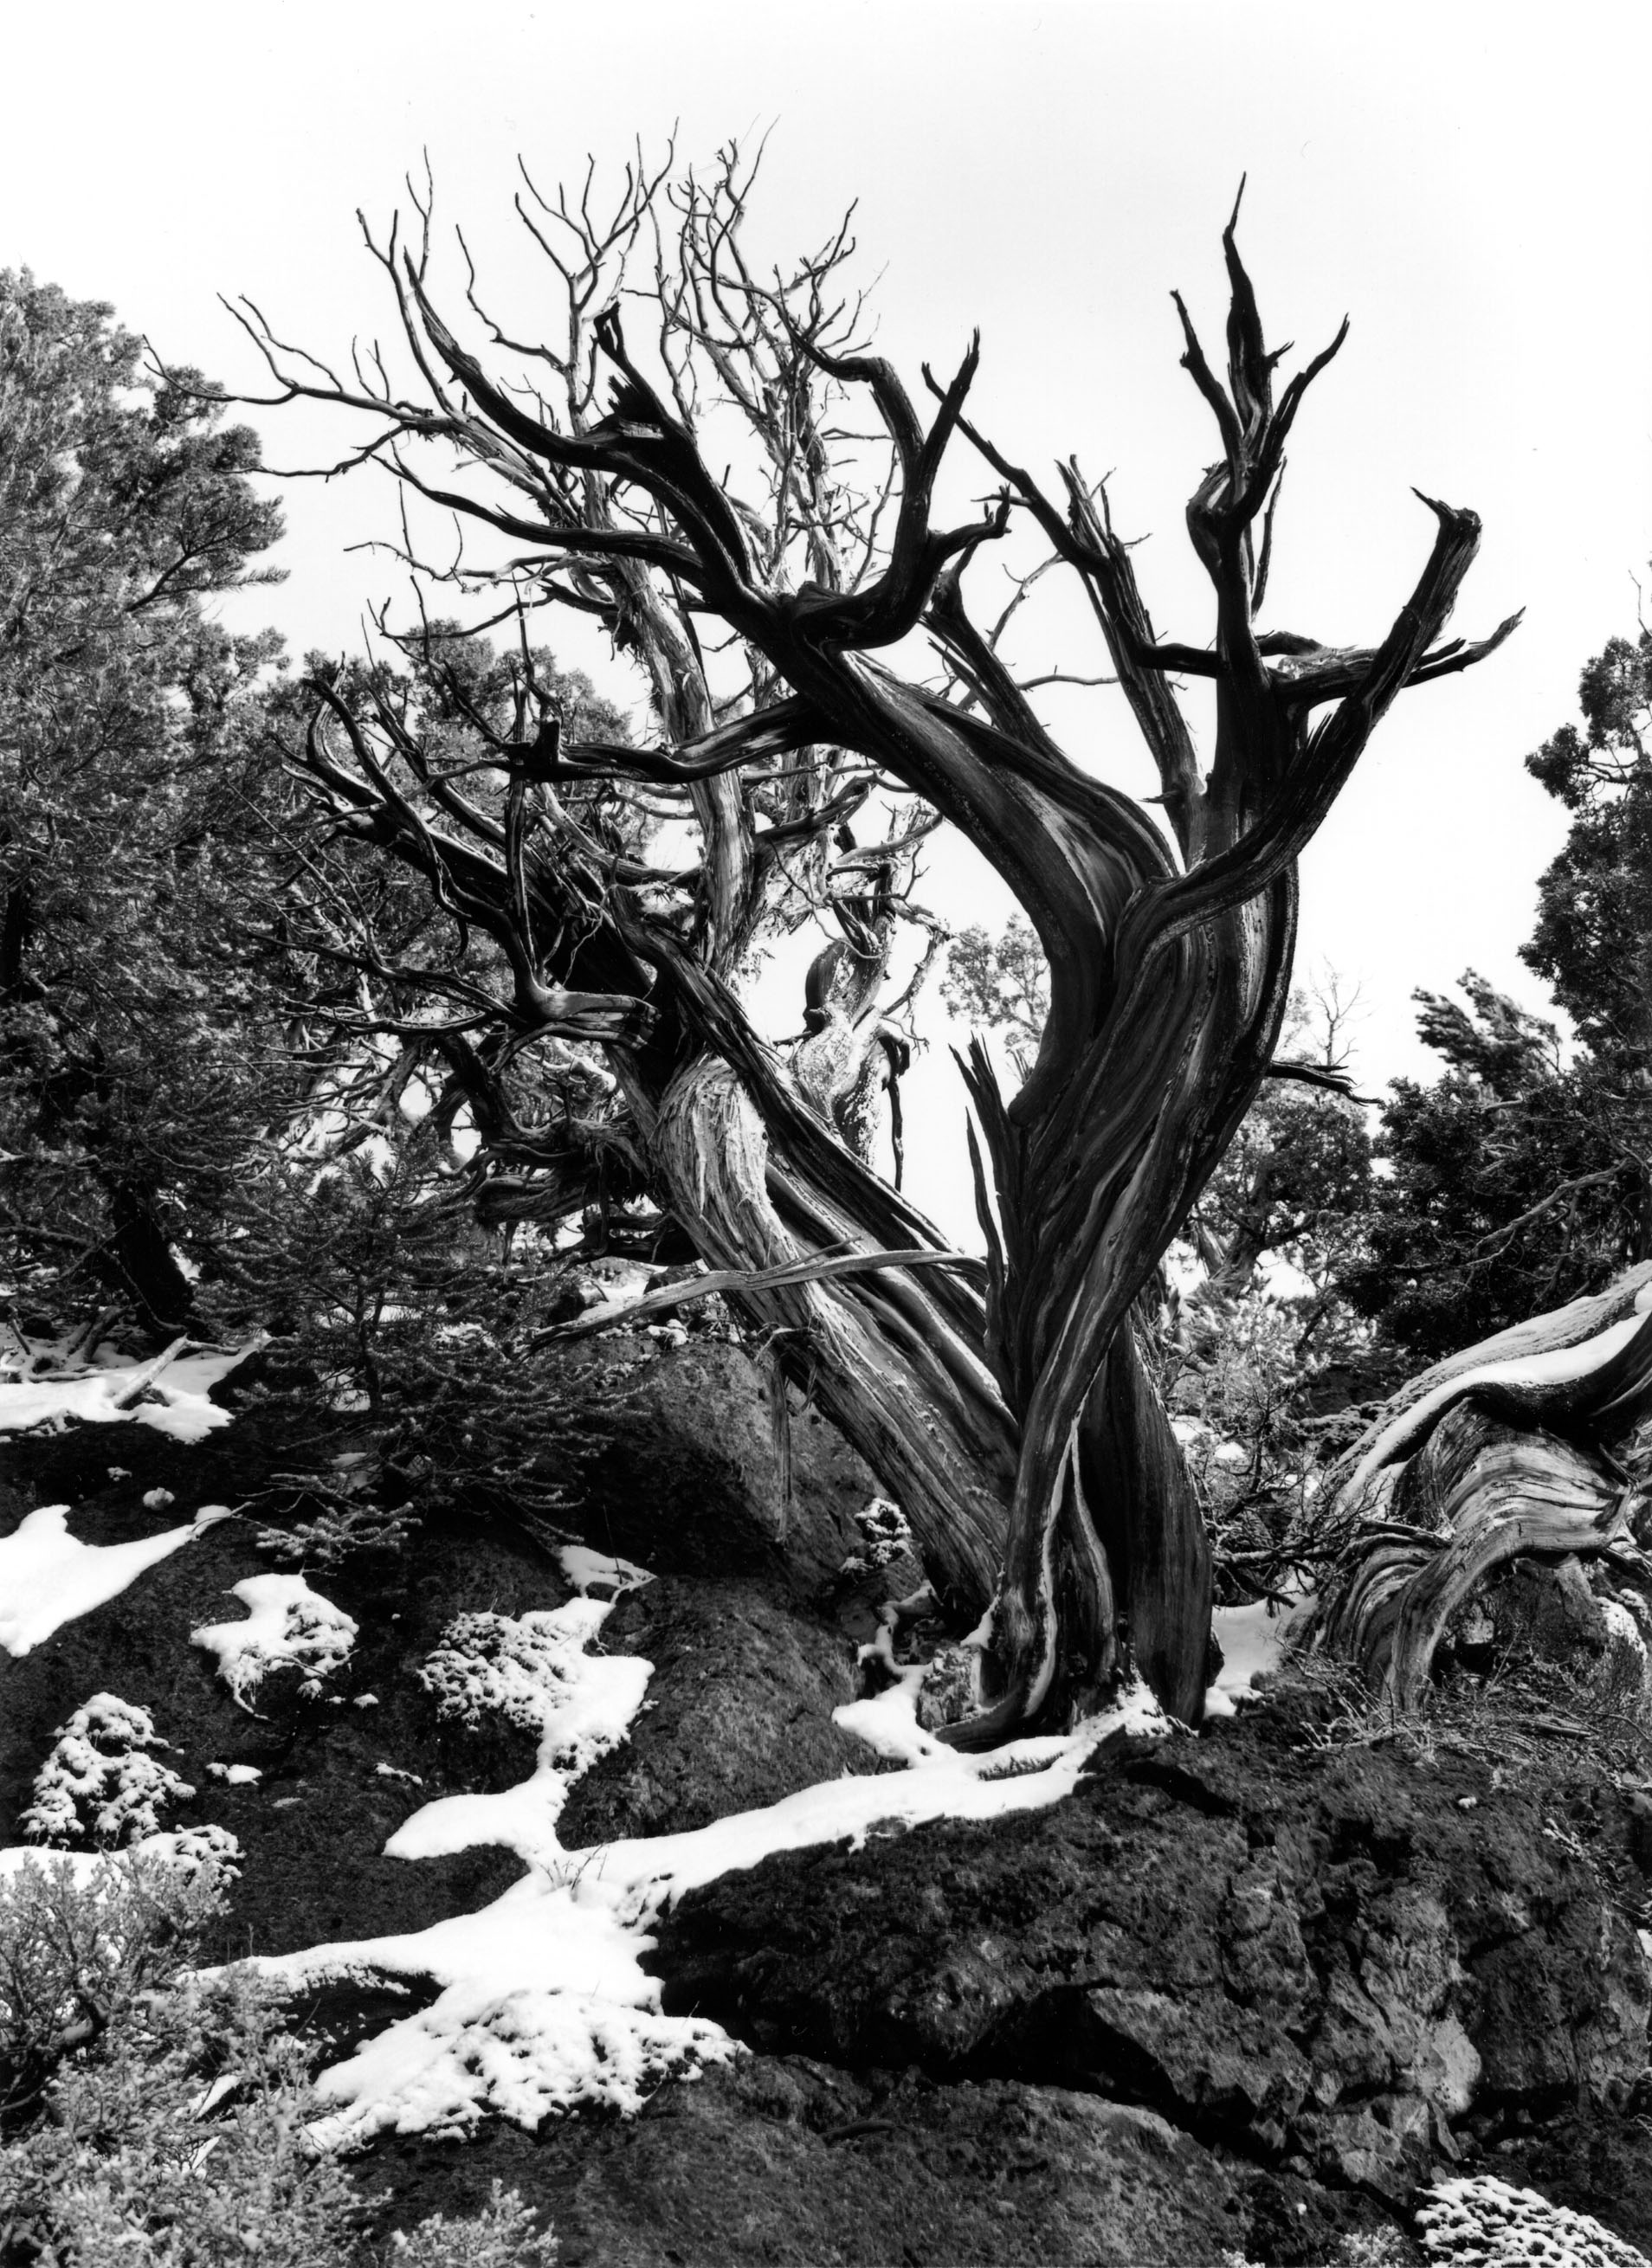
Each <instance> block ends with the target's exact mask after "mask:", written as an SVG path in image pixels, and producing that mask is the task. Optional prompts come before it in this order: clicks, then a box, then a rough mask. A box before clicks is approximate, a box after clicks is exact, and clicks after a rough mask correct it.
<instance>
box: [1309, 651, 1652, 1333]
mask: <svg viewBox="0 0 1652 2268" xmlns="http://www.w3.org/2000/svg"><path fill="white" fill-rule="evenodd" d="M1579 702H1580V706H1581V708H1582V725H1581V727H1580V726H1579V725H1572V724H1568V725H1563V726H1562V727H1561V728H1560V731H1559V732H1557V733H1555V734H1554V735H1553V736H1552V739H1550V740H1546V741H1545V743H1544V745H1543V746H1542V747H1540V748H1539V749H1538V751H1537V752H1536V753H1535V754H1534V755H1530V756H1529V757H1528V758H1527V760H1526V763H1527V769H1528V770H1530V772H1531V773H1532V774H1533V776H1534V777H1536V778H1537V779H1538V780H1540V781H1541V782H1542V784H1543V785H1544V786H1545V788H1547V789H1548V790H1549V792H1550V793H1551V794H1552V795H1554V796H1556V797H1558V798H1559V799H1560V802H1561V803H1562V804H1564V805H1565V806H1566V807H1567V810H1569V811H1570V812H1571V813H1572V814H1573V820H1572V826H1571V830H1570V832H1569V833H1568V835H1567V840H1566V843H1565V846H1564V848H1563V849H1562V850H1561V851H1560V856H1559V857H1558V858H1556V859H1555V860H1554V862H1553V864H1552V865H1551V866H1550V867H1549V869H1548V871H1547V872H1546V873H1545V874H1544V876H1543V878H1542V880H1541V881H1540V883H1539V885H1538V924H1537V928H1536V931H1535V932H1534V934H1533V936H1532V938H1531V939H1530V943H1529V944H1527V945H1526V946H1524V947H1523V949H1522V957H1523V959H1524V960H1525V961H1527V963H1528V964H1529V965H1530V967H1531V968H1533V969H1535V970H1536V971H1537V973H1538V975H1539V976H1543V977H1545V979H1546V980H1547V982H1548V983H1549V984H1550V985H1551V986H1552V990H1553V995H1554V998H1555V999H1556V1001H1557V1002H1558V1004H1559V1005H1560V1007H1561V1008H1562V1009H1563V1010H1564V1011H1565V1013H1566V1014H1567V1016H1568V1017H1569V1018H1570V1020H1571V1022H1572V1025H1573V1027H1574V1030H1575V1034H1576V1042H1577V1043H1576V1045H1575V1047H1574V1048H1573V1049H1570V1051H1569V1052H1568V1049H1567V1046H1566V1045H1565V1044H1564V1043H1563V1042H1562V1039H1561V1036H1560V1032H1559V1031H1558V1030H1557V1028H1556V1027H1555V1026H1554V1025H1552V1024H1551V1023H1548V1022H1546V1021H1545V1020H1542V1019H1541V1018H1538V1017H1536V1016H1533V1015H1530V1014H1529V1013H1526V1012H1525V1011H1524V1010H1523V1009H1521V1008H1519V1007H1518V1006H1516V1004H1515V1003H1514V1002H1513V1001H1512V1000H1509V999H1508V998H1506V997H1504V996H1503V995H1501V994H1500V993H1498V992H1496V991H1495V990H1493V988H1492V987H1491V986H1490V985H1489V984H1488V983H1486V982H1485V980H1484V979H1483V978H1480V977H1478V976H1475V975H1474V974H1473V972H1472V971H1471V972H1470V973H1469V974H1468V975H1467V976H1464V979H1463V989H1464V991H1465V992H1466V993H1467V994H1468V997H1469V1002H1470V1007H1469V1009H1468V1010H1467V1011H1465V1010H1464V1008H1462V1007H1461V1006H1459V1005H1457V1004H1456V1003H1454V1002H1452V1001H1449V1000H1447V999H1444V998H1441V997H1439V996H1438V995H1436V994H1434V993H1428V992H1420V993H1419V994H1418V995H1417V998H1418V999H1419V1001H1420V1005H1421V1013H1420V1017H1419V1020H1418V1023H1419V1029H1420V1033H1421V1035H1422V1037H1423V1039H1424V1040H1425V1041H1427V1043H1428V1045H1429V1046H1430V1047H1432V1048H1434V1049H1436V1050H1437V1051H1438V1052H1439V1053H1440V1054H1441V1055H1442V1057H1443V1058H1444V1060H1445V1064H1446V1069H1445V1071H1444V1073H1443V1075H1442V1077H1441V1078H1440V1079H1438V1080H1437V1081H1435V1083H1434V1085H1433V1086H1422V1085H1420V1084H1419V1083H1417V1082H1415V1081H1413V1080H1409V1079H1401V1080H1398V1081H1397V1082H1396V1084H1395V1087H1394V1092H1393V1100H1392V1101H1391V1102H1390V1105H1389V1107H1388V1111H1387V1114H1386V1118H1385V1123H1384V1130H1383V1138H1382V1149H1383V1154H1384V1155H1385V1156H1386V1158H1387V1160H1388V1161H1389V1167H1390V1172H1389V1175H1388V1176H1387V1177H1386V1178H1384V1179H1383V1180H1381V1181H1379V1182H1376V1183H1375V1185H1374V1188H1373V1194H1372V1205H1371V1211H1370V1216H1369V1220H1368V1240H1369V1251H1368V1257H1367V1259H1366V1260H1365V1262H1364V1263H1362V1264H1361V1266H1360V1267H1359V1268H1358V1269H1357V1270H1355V1271H1354V1272H1353V1275H1352V1276H1351V1278H1350V1282H1349V1292H1350V1296H1351V1297H1352V1298H1353V1300H1354V1301H1355V1302H1356V1304H1357V1305H1358V1306H1359V1307H1361V1309H1362V1310H1363V1311H1364V1312H1365V1313H1367V1314H1370V1315H1373V1316H1375V1318H1376V1319H1377V1320H1378V1321H1379V1322H1380V1324H1381V1327H1382V1329H1383V1334H1384V1335H1385V1336H1386V1337H1388V1338H1389V1339H1390V1340H1392V1341H1393V1342H1395V1343H1397V1344H1398V1345H1399V1346H1401V1347H1404V1348H1405V1349H1406V1350H1408V1351H1412V1352H1415V1353H1420V1354H1423V1355H1427V1356H1430V1357H1433V1356H1437V1355H1442V1354H1446V1353H1449V1352H1450V1351H1453V1350H1455V1349H1456V1348H1457V1347H1460V1346H1463V1345H1465V1344H1470V1343H1471V1342H1472V1341H1474V1340H1475V1339H1479V1338H1483V1337H1486V1336H1487V1335H1488V1334H1489V1333H1491V1332H1493V1331H1495V1330H1499V1329H1502V1328H1503V1327H1504V1326H1505V1325H1507V1324H1509V1323H1513V1322H1520V1321H1522V1320H1523V1318H1525V1317H1526V1316H1528V1315H1530V1314H1534V1313H1536V1312H1538V1310H1540V1309H1544V1308H1548V1307H1556V1306H1559V1305H1560V1304H1561V1303H1562V1302H1564V1301H1566V1300H1570V1299H1574V1298H1575V1297H1577V1296H1578V1295H1580V1294H1581V1293H1583V1292H1592V1291H1597V1290H1599V1289H1600V1288H1601V1286H1602V1285H1604V1284H1605V1283H1606V1282H1607V1281H1608V1279H1609V1278H1611V1276H1612V1274H1613V1273H1614V1272H1615V1271H1616V1270H1619V1269H1620V1268H1621V1267H1623V1266H1624V1265H1625V1264H1626V1263H1628V1262H1630V1261H1633V1260H1640V1259H1644V1258H1646V1257H1647V1256H1648V1253H1652V750H1649V749H1648V739H1647V733H1648V707H1649V706H1652V636H1648V633H1646V632H1644V631H1643V632H1642V633H1641V637H1640V638H1639V640H1638V641H1636V642H1634V643H1633V644H1632V643H1631V642H1630V641H1629V640H1627V639H1624V638H1614V639H1612V640H1611V642H1610V643H1609V644H1607V645H1606V647H1605V648H1604V651H1603V652H1601V653H1599V654H1598V655H1597V656H1596V657H1595V659H1593V660H1591V661H1590V662H1589V664H1588V666H1586V667H1585V669H1584V671H1583V673H1582V681H1581V683H1580V687H1579Z"/></svg>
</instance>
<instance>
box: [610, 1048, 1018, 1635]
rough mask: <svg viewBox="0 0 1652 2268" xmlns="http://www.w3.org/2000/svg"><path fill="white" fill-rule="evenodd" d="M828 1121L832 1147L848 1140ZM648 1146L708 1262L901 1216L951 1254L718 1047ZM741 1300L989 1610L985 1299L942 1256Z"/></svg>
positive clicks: (995, 1404) (870, 1242)
mask: <svg viewBox="0 0 1652 2268" xmlns="http://www.w3.org/2000/svg"><path fill="white" fill-rule="evenodd" d="M792 1131H793V1134H794V1135H796V1134H798V1133H800V1132H802V1131H803V1130H801V1129H800V1128H798V1127H796V1126H795V1125H794V1126H793V1129H792ZM820 1134H821V1142H822V1144H824V1145H827V1155H828V1158H830V1150H832V1149H835V1148H836V1145H834V1144H833V1143H832V1140H831V1137H830V1135H828V1134H827V1133H826V1132H825V1130H824V1128H823V1127H822V1129H821V1130H820ZM811 1151H813V1152H814V1155H811V1154H810V1153H811ZM653 1152H654V1156H655V1159H656V1160H657V1162H658V1165H659V1167H660V1173H661V1175H662V1178H663V1180H664V1182H665V1184H666V1188H667V1192H668V1194H669V1197H670V1200H671V1204H672V1209H673V1211H675V1214H676V1216H677V1218H678V1219H679V1220H681V1221H682V1223H683V1224H684V1225H685V1226H687V1227H688V1228H689V1230H690V1233H691V1235H692V1236H693V1239H694V1241H695V1244H696V1246H697V1248H698V1250H699V1252H700V1254H701V1256H702V1257H703V1258H704V1259H705V1260H706V1261H708V1262H709V1263H711V1264H712V1266H713V1267H717V1268H738V1269H741V1270H746V1271H751V1272H755V1271H757V1270H765V1269H771V1268H776V1267H782V1266H785V1265H786V1264H787V1263H791V1262H794V1261H799V1260H804V1261H806V1260H808V1259H810V1258H812V1257H813V1256H815V1255H817V1254H819V1253H821V1252H823V1251H832V1250H837V1251H839V1252H845V1251H846V1252H852V1251H856V1250H859V1251H862V1252H866V1253H867V1254H868V1255H872V1254H875V1253H877V1252H879V1251H881V1250H885V1249H888V1248H889V1237H890V1231H891V1229H894V1230H895V1231H896V1234H897V1235H898V1238H899V1242H900V1246H901V1248H910V1247H911V1246H913V1245H914V1244H917V1243H919V1242H923V1243H926V1244H928V1245H930V1246H931V1247H932V1248H933V1249H934V1250H936V1251H937V1252H940V1251H943V1250H944V1249H945V1247H944V1244H943V1241H942V1240H941V1239H940V1236H939V1235H938V1234H937V1233H935V1232H934V1231H933V1229H929V1230H928V1232H927V1234H926V1235H920V1234H919V1233H918V1227H926V1226H927V1225H926V1224H921V1223H920V1222H919V1221H918V1216H916V1215H915V1214H913V1213H911V1209H910V1208H904V1207H903V1208H902V1213H901V1217H900V1218H899V1219H896V1218H893V1217H892V1216H893V1211H894V1204H898V1203H899V1201H898V1200H896V1199H895V1193H894V1192H893V1191H892V1190H888V1189H884V1188H883V1187H882V1185H881V1184H879V1183H877V1182H876V1181H875V1179H874V1177H873V1176H872V1175H870V1174H866V1175H865V1177H864V1182H861V1181H859V1178H858V1177H857V1176H856V1175H853V1174H852V1172H851V1171H850V1170H849V1169H850V1167H851V1165H852V1160H851V1158H850V1155H849V1153H847V1152H842V1151H838V1152H837V1160H836V1161H835V1162H837V1164H838V1166H839V1171H838V1172H837V1173H836V1174H834V1175H830V1178H828V1176H827V1175H822V1173H821V1172H820V1171H819V1169H818V1168H819V1164H820V1162H821V1152H820V1150H819V1148H818V1147H817V1146H816V1145H812V1144H810V1143H809V1142H808V1139H807V1137H806V1135H805V1138H803V1139H800V1140H793V1142H792V1143H791V1144H789V1145H787V1144H784V1142H783V1141H777V1140H776V1139H775V1138H774V1137H773V1129H772V1128H771V1126H769V1125H765V1123H764V1121H763V1117H762V1116H760V1115H759V1113H758V1111H757V1109H756V1107H755V1105H754V1104H753V1101H752V1100H751V1097H750V1095H749V1094H748V1092H747V1090H746V1088H745V1086H743V1085H742V1083H741V1080H740V1079H738V1077H737V1076H736V1075H735V1073H734V1071H732V1070H731V1069H730V1068H729V1066H728V1065H727V1064H726V1063H724V1062H722V1061H720V1060H719V1058H717V1057H712V1056H703V1057H699V1058H698V1059H697V1061H695V1062H694V1063H693V1064H690V1066H689V1068H688V1069H687V1070H685V1071H682V1072H681V1073H679V1075H678V1076H677V1078H676V1079H674V1081H673V1082H672V1084H671V1086H670V1087H669V1088H668V1090H667V1094H666V1096H665V1098H664V1101H663V1102H662V1104H661V1106H660V1116H659V1120H658V1123H657V1128H656V1131H655V1138H654V1143H653ZM857 1196H859V1197H860V1198H861V1200H862V1201H861V1202H859V1203H858V1204H857V1203H856V1202H855V1199H856V1197H857ZM915 1224H917V1226H915ZM736 1304H737V1306H738V1307H740V1309H741V1312H742V1313H743V1314H745V1316H746V1317H747V1319H748V1321H749V1322H751V1323H753V1324H755V1325H756V1327H757V1328H758V1329H760V1330H762V1331H763V1332H764V1333H765V1334H767V1335H768V1337H769V1342H770V1344H771V1347H772V1348H773V1350H774V1351H775V1353H776V1354H777V1355H778V1357H779V1359H780V1360H781V1364H782V1366H783V1368H784V1369H785V1372H786V1373H787V1374H788V1375H789V1376H790V1377H791V1378H792V1379H793V1381H794V1382H796V1383H797V1384H799V1385H800V1387H801V1388H803V1390H804V1391H805V1392H806V1393H807V1394H808V1395H810V1397H811V1398H812V1399H813V1400H814V1401H815V1403H817V1404H818V1405H819V1407H820V1408H821V1409H822V1410H823V1411H824V1412H825V1413H826V1415H827V1416H828V1417H829V1418H831V1420H832V1421H833V1423H834V1424H835V1425H837V1426H838V1427H839V1429H840V1430H841V1431H842V1432H844V1435H845V1436H846V1437H847V1438H848V1440H850V1441H851V1442H852V1444H853V1445H854V1447H856V1448H857V1449H858V1450H859V1452H860V1454H861V1455H862V1456H863V1457H865V1459H866V1460H867V1463H868V1464H869V1465H870V1466H871V1467H872V1469H873V1470H874V1472H875V1473H876V1474H877V1475H878V1476H879V1478H880V1480H881V1482H882V1483H883V1484H884V1485H885V1486H886V1487H887V1488H888V1489H889V1491H890V1493H891V1494H892V1495H893V1496H894V1497H895V1498H896V1500H897V1501H898V1502H899V1504H900V1506H901V1508H902V1510H903V1512H904V1513H905V1514H906V1516H907V1519H908V1520H909V1521H910V1522H911V1528H912V1531H913V1535H914V1536H915V1538H916V1539H917V1542H918V1546H919V1548H920V1550H921V1551H922V1553H923V1557H924V1561H925V1565H926V1567H927V1569H928V1571H929V1573H930V1577H931V1580H933V1583H934V1585H935V1587H936V1590H937V1592H938V1593H939V1594H940V1597H941V1598H942V1600H943V1602H945V1603H946V1605H947V1606H948V1609H950V1610H952V1611H953V1612H954V1613H957V1614H970V1615H972V1616H973V1615H978V1614H979V1612H980V1611H981V1609H983V1608H984V1607H985V1604H986V1602H987V1601H988V1599H989V1598H990V1597H991V1596H992V1590H993V1587H994V1586H995V1584H996V1582H997V1580H998V1573H999V1563H1000V1561H1001V1558H1002V1555H1003V1547H1004V1524H1005V1507H1006V1504H1007V1499H1008V1497H1009V1492H1010V1488H1011V1484H1012V1482H1013V1478H1014V1427H1013V1424H1012V1421H1011V1419H1010V1415H1009V1411H1008V1410H1007V1408H1006V1406H1005V1403H1004V1399H1003V1396H1002V1395H1001V1394H1000V1392H999V1388H998V1386H997V1383H996V1381H994V1380H993V1378H992V1373H991V1372H990V1370H989V1369H988V1368H987V1366H986V1363H985V1359H984V1358H983V1355H982V1351H981V1330H980V1320H979V1318H980V1306H979V1298H978V1294H976V1295H972V1294H970V1292H969V1291H968V1289H967V1287H965V1286H964V1285H961V1284H960V1283H958V1282H957V1281H956V1280H955V1279H954V1280H952V1281H950V1282H949V1281H948V1278H947V1275H946V1273H945V1272H944V1271H943V1270H942V1269H940V1268H939V1267H936V1268H918V1267H914V1268H880V1267H875V1266H874V1267H870V1268H868V1269H867V1271H866V1272H865V1273H864V1274H862V1275H859V1276H856V1277H852V1278H843V1277H840V1278H836V1279H835V1280H833V1281H832V1282H830V1283H821V1282H815V1283H806V1284H799V1285H787V1286H785V1287H783V1288H778V1289H774V1290H769V1291H758V1292H750V1293H742V1294H741V1297H740V1298H739V1300H738V1301H737V1302H736Z"/></svg>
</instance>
